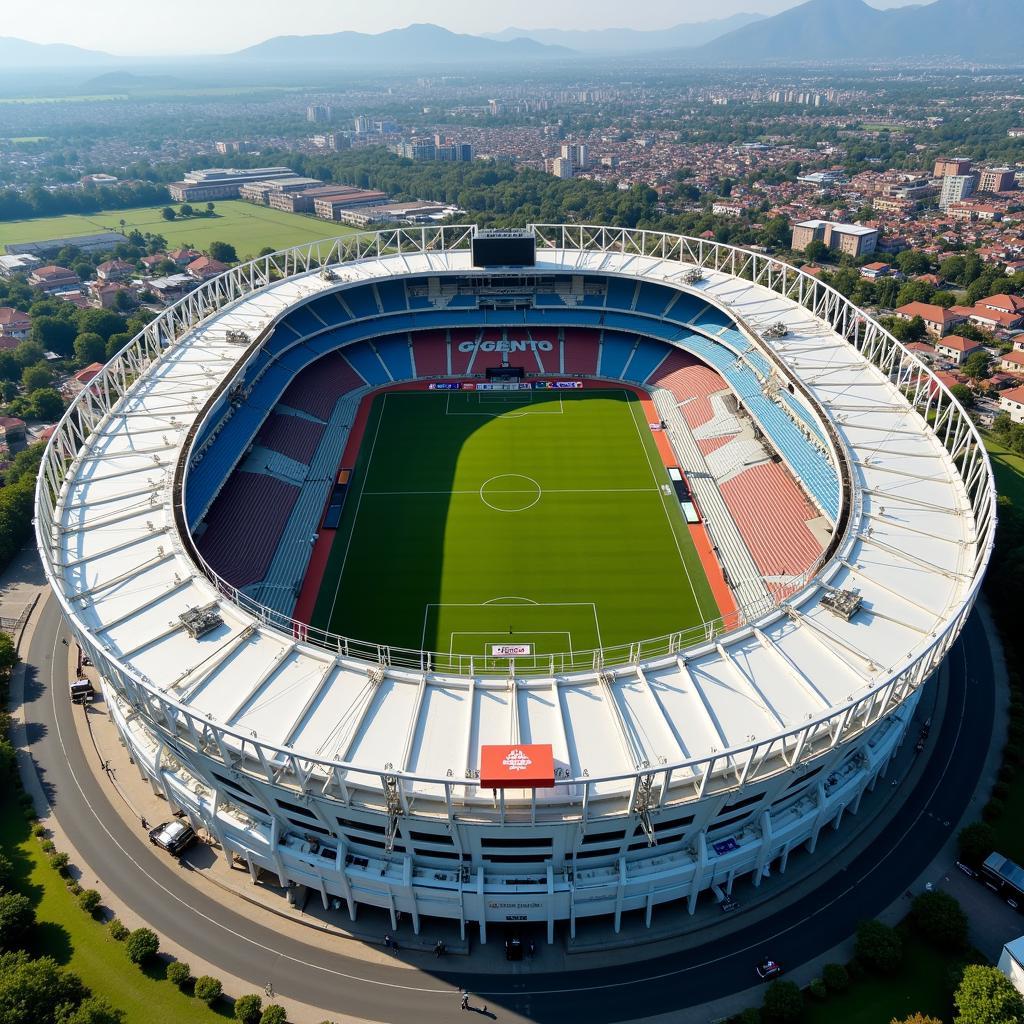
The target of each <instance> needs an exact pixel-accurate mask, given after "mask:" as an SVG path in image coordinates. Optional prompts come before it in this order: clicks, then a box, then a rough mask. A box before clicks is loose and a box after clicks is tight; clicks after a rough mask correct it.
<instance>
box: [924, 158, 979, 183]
mask: <svg viewBox="0 0 1024 1024" xmlns="http://www.w3.org/2000/svg"><path fill="white" fill-rule="evenodd" d="M970 173H971V161H970V160H969V159H967V157H962V156H957V157H940V158H939V159H938V160H936V161H935V170H934V171H933V172H932V176H933V177H935V178H945V177H948V176H949V175H963V174H970Z"/></svg>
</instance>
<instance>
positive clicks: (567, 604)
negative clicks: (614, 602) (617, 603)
mask: <svg viewBox="0 0 1024 1024" xmlns="http://www.w3.org/2000/svg"><path fill="white" fill-rule="evenodd" d="M492 600H493V598H492ZM516 600H517V602H521V601H524V600H526V599H525V598H517V599H516ZM431 608H502V609H512V608H589V609H590V610H591V611H592V612H593V613H594V631H595V632H596V633H597V646H598V647H604V643H603V641H602V640H601V623H600V620H599V619H598V617H597V605H596V604H595V603H594V602H593V601H539V602H538V601H530V603H529V604H523V603H516V604H491V602H490V601H476V602H474V601H440V602H435V601H431V602H429V603H428V604H426V605H424V607H423V632H422V634H421V635H420V650H426V647H427V626H428V625H429V620H430V609H431ZM454 632H456V633H462V632H469V631H468V630H455V631H454ZM493 632H494V631H493V630H487V634H486V635H490V634H492V633H493ZM499 632H500V631H499ZM524 632H526V633H539V631H538V630H525V631H524ZM557 632H560V633H565V632H568V631H567V630H564V629H563V630H558V631H557ZM450 640H451V637H449V641H450ZM570 643H571V637H570ZM450 653H451V651H450V650H449V654H450Z"/></svg>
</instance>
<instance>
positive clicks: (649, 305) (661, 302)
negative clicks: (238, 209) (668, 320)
mask: <svg viewBox="0 0 1024 1024" xmlns="http://www.w3.org/2000/svg"><path fill="white" fill-rule="evenodd" d="M674 294H675V292H673V291H669V289H667V288H662V287H660V286H659V285H656V284H647V283H646V282H645V283H644V284H642V285H640V294H639V295H638V296H637V299H636V311H637V312H638V313H649V314H650V315H651V316H661V314H662V313H664V312H665V307H666V306H667V305H668V304H669V302H671V301H672V296H673V295H674Z"/></svg>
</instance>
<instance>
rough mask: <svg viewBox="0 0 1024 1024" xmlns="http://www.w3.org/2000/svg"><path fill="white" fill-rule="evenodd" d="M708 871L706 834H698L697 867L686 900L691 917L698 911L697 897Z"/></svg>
mask: <svg viewBox="0 0 1024 1024" xmlns="http://www.w3.org/2000/svg"><path fill="white" fill-rule="evenodd" d="M707 870H708V841H707V836H706V835H705V834H704V832H698V833H697V866H696V869H695V870H694V872H693V881H692V882H690V894H689V896H687V898H686V910H687V913H689V914H690V915H691V916H692V915H693V913H694V911H695V910H696V909H697V896H698V894H699V893H700V891H701V889H702V888H703V885H704V876H705V875H706V874H707Z"/></svg>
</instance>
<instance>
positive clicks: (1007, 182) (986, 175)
mask: <svg viewBox="0 0 1024 1024" xmlns="http://www.w3.org/2000/svg"><path fill="white" fill-rule="evenodd" d="M1016 187H1017V176H1016V174H1015V172H1014V171H1013V169H1012V168H1010V167H982V169H981V170H980V171H979V179H978V191H979V192H1009V191H1011V190H1012V189H1014V188H1016Z"/></svg>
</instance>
